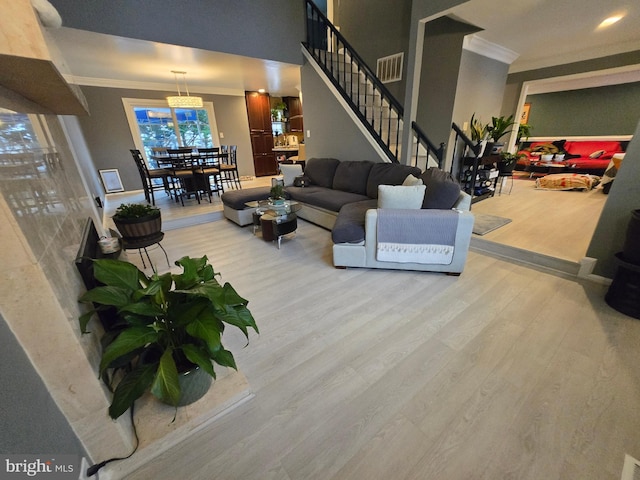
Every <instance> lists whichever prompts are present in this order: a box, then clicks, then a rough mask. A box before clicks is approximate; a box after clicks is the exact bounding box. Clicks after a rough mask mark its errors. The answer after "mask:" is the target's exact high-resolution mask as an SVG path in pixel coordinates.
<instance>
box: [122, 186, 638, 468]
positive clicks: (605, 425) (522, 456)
mask: <svg viewBox="0 0 640 480" xmlns="http://www.w3.org/2000/svg"><path fill="white" fill-rule="evenodd" d="M547 193H555V192H536V195H537V194H540V195H545V194H547ZM559 193H564V194H566V195H573V194H574V193H573V192H559ZM578 194H579V193H578ZM587 195H588V194H587ZM477 205H480V204H477ZM474 208H475V206H474ZM163 244H164V246H165V248H166V249H167V251H168V252H169V258H170V259H171V260H172V261H173V260H175V259H177V258H179V257H181V256H183V255H191V256H200V255H203V254H206V255H207V256H208V257H209V258H210V260H211V262H212V264H213V265H214V267H215V268H216V270H217V271H219V272H220V273H221V274H222V280H223V281H228V282H230V283H231V284H232V285H234V287H235V288H236V289H237V290H238V291H239V292H240V294H241V295H243V296H245V297H246V298H247V299H249V301H250V303H249V307H250V309H251V311H252V313H253V315H254V316H255V318H256V321H257V323H258V325H259V327H260V335H252V336H251V340H250V343H249V345H247V346H246V347H245V342H244V339H243V337H242V336H241V335H238V334H236V333H235V332H232V331H229V332H227V333H225V337H226V345H227V347H228V348H230V349H231V350H232V351H233V352H234V355H235V357H236V361H237V363H238V366H239V368H240V370H241V371H242V372H243V373H244V375H245V376H246V378H247V379H248V381H249V384H250V385H251V388H252V389H253V391H254V393H255V398H253V399H252V400H250V401H249V402H247V403H246V404H244V405H242V406H240V407H238V408H237V409H235V410H233V411H231V412H230V413H229V414H227V415H226V416H224V417H222V418H221V419H219V420H217V421H216V422H215V423H214V424H213V425H212V426H211V427H209V428H207V429H205V430H202V431H200V432H198V433H197V434H194V435H192V436H191V437H190V438H188V439H187V440H185V441H183V442H181V443H180V444H179V445H178V446H177V447H175V448H173V449H171V450H170V451H168V452H166V453H164V454H162V456H161V457H160V458H158V459H156V460H154V461H153V462H150V463H149V464H147V465H146V466H144V467H142V468H140V469H139V470H138V471H136V472H135V473H133V474H131V475H128V476H127V477H126V478H127V479H130V480H138V479H140V480H148V479H151V478H153V479H178V478H179V479H193V480H198V479H202V480H211V479H216V480H240V479H242V480H248V479H259V480H266V479H274V480H300V479H305V480H306V479H322V480H332V479H333V480H338V479H340V480H342V479H354V480H361V479H366V480H377V479H394V480H400V479H416V480H417V479H420V480H425V479H426V480H428V479H438V480H442V479H445V480H457V479H460V480H462V479H464V480H468V479H488V480H489V479H490V480H495V479H505V478H514V479H515V478H518V479H532V480H540V479H545V480H552V479H563V480H564V479H598V480H602V479H618V478H620V473H621V470H622V464H623V460H624V454H625V453H629V454H631V455H633V456H635V457H636V458H640V435H639V432H640V368H639V367H638V366H639V365H640V321H638V320H636V319H632V318H629V317H626V316H624V315H622V314H620V313H618V312H616V311H615V310H613V309H611V308H610V307H608V306H607V305H606V304H605V302H604V300H603V297H604V294H605V292H606V287H604V286H601V285H596V284H591V283H581V282H578V281H575V280H572V279H570V278H563V277H560V276H554V275H551V274H549V273H545V272H544V271H539V270H535V269H532V268H526V267H524V266H520V265H516V264H512V263H508V262H505V261H502V260H498V259H496V258H492V257H489V256H484V255H481V254H478V253H474V252H470V254H469V258H468V262H467V266H466V269H465V271H464V273H463V274H462V275H461V276H460V277H449V276H446V275H443V274H432V273H424V272H422V273H420V272H402V271H384V270H367V269H346V270H338V269H334V268H333V267H332V264H331V239H330V233H329V232H328V231H326V230H323V229H321V228H319V227H317V226H314V225H312V224H309V223H307V222H304V221H300V222H299V228H298V232H297V234H296V235H295V237H294V238H291V239H287V240H284V241H283V245H282V249H281V250H278V249H277V248H276V247H275V245H274V244H273V243H266V242H264V241H262V240H261V239H260V238H259V237H255V236H253V235H252V233H251V229H250V227H245V228H240V227H238V226H236V225H235V224H232V223H231V222H228V221H225V220H221V221H215V222H209V223H206V224H202V225H197V226H193V227H187V228H181V229H177V230H170V231H167V232H166V237H165V240H164V241H163ZM150 253H151V255H152V257H153V258H154V259H155V260H157V265H158V267H159V268H160V269H161V270H162V265H163V261H164V257H163V255H162V253H161V252H160V251H159V250H154V251H151V252H150ZM132 258H133V259H134V260H135V256H132ZM165 265H166V264H165ZM213 388H215V385H214V387H213ZM170 420H171V419H167V421H168V422H169V421H170Z"/></svg>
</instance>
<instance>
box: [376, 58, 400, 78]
mask: <svg viewBox="0 0 640 480" xmlns="http://www.w3.org/2000/svg"><path fill="white" fill-rule="evenodd" d="M403 60H404V52H400V53H396V54H394V55H389V56H387V57H382V58H379V59H378V63H377V66H376V76H377V77H378V78H379V79H380V81H381V82H382V83H389V82H397V81H399V80H402V62H403Z"/></svg>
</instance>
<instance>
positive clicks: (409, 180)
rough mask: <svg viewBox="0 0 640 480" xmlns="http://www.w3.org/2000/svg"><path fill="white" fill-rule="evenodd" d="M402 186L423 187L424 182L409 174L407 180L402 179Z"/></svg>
mask: <svg viewBox="0 0 640 480" xmlns="http://www.w3.org/2000/svg"><path fill="white" fill-rule="evenodd" d="M402 185H404V186H406V187H410V186H413V185H424V182H423V181H422V179H421V178H417V177H414V176H413V175H411V174H409V175H407V178H405V179H404V182H402Z"/></svg>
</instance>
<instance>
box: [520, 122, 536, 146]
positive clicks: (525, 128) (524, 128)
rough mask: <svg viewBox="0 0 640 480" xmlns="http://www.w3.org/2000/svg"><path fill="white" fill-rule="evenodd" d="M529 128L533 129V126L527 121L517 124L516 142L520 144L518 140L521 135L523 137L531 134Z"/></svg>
mask: <svg viewBox="0 0 640 480" xmlns="http://www.w3.org/2000/svg"><path fill="white" fill-rule="evenodd" d="M531 130H533V127H532V126H531V125H529V124H527V123H521V124H520V125H518V138H517V139H516V143H517V144H518V145H520V141H521V140H522V138H523V137H524V138H525V139H526V138H529V137H530V136H531Z"/></svg>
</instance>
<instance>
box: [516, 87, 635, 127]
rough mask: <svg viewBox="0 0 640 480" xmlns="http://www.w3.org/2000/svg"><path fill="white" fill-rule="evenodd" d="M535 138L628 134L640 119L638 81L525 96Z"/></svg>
mask: <svg viewBox="0 0 640 480" xmlns="http://www.w3.org/2000/svg"><path fill="white" fill-rule="evenodd" d="M526 101H527V102H529V103H531V111H530V114H529V124H530V125H532V126H533V127H534V130H533V132H532V134H533V135H534V136H536V137H546V136H572V135H632V134H633V132H634V131H635V128H636V126H637V125H638V120H640V82H635V83H625V84H621V85H609V86H604V87H597V88H585V89H580V90H569V91H565V92H553V93H544V94H538V95H529V96H528V97H527V99H526Z"/></svg>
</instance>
